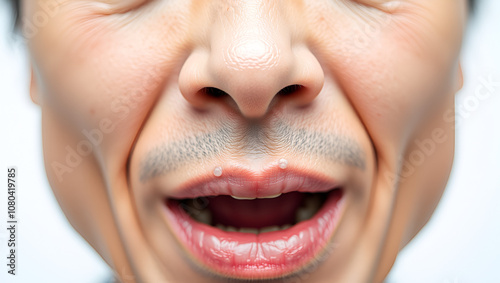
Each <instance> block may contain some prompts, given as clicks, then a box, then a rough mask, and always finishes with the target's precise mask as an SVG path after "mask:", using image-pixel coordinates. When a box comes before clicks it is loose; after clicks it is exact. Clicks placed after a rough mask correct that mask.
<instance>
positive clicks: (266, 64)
mask: <svg viewBox="0 0 500 283" xmlns="http://www.w3.org/2000/svg"><path fill="white" fill-rule="evenodd" d="M262 26H263V25H260V27H261V28H260V29H259V31H258V32H247V33H245V32H244V31H245V30H243V31H242V30H238V31H236V32H234V31H233V32H231V31H228V30H231V29H230V28H227V26H225V27H224V28H221V29H220V30H214V31H213V33H212V34H211V35H210V38H209V40H208V41H209V42H210V44H209V46H208V47H200V48H195V49H193V52H192V53H191V54H190V56H189V57H188V58H187V60H186V61H185V62H184V65H183V67H182V69H181V72H180V74H179V88H180V91H181V93H182V95H183V96H184V98H185V99H186V100H187V101H188V102H189V103H190V104H191V105H193V106H194V107H196V108H199V109H209V108H211V107H212V106H213V105H215V104H225V106H231V107H233V108H236V110H238V112H239V113H241V115H242V116H244V117H246V118H252V119H255V118H261V117H263V116H265V115H266V114H267V113H269V112H270V111H271V110H272V108H273V106H274V105H277V104H278V103H280V102H282V103H286V104H289V105H295V106H304V105H306V104H308V103H310V102H312V101H313V100H314V98H315V97H316V96H317V95H318V94H319V92H320V91H321V89H322V87H323V80H324V74H323V70H322V68H321V66H320V64H319V62H318V61H317V59H316V57H315V56H314V55H313V54H312V52H311V51H310V50H309V48H308V47H307V46H306V45H305V44H299V43H296V44H292V40H291V34H290V33H288V34H287V33H286V32H278V31H276V30H274V31H273V30H272V28H271V27H269V28H268V29H267V30H266V29H265V28H263V27H262Z"/></svg>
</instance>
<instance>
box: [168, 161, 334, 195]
mask: <svg viewBox="0 0 500 283" xmlns="http://www.w3.org/2000/svg"><path fill="white" fill-rule="evenodd" d="M337 187H339V184H338V183H337V182H336V180H334V179H333V178H331V177H329V176H326V175H325V174H322V173H320V172H317V171H312V170H307V169H304V168H296V167H293V166H288V168H286V169H281V168H279V167H278V166H272V167H270V168H268V169H266V170H264V171H262V172H260V173H257V172H255V171H251V170H248V169H244V168H240V167H236V166H233V167H229V168H223V173H222V176H220V177H216V176H214V174H213V172H208V173H205V174H202V175H199V176H197V177H195V178H192V179H190V180H188V181H186V182H184V183H182V184H181V185H180V186H178V187H177V188H175V189H174V190H173V192H171V193H169V197H170V198H174V199H184V198H197V197H204V196H217V195H231V196H235V197H239V198H265V197H269V196H276V195H279V194H282V193H288V192H293V191H300V192H311V193H312V192H326V191H329V190H331V189H334V188H337Z"/></svg>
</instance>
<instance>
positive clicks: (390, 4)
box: [354, 0, 401, 13]
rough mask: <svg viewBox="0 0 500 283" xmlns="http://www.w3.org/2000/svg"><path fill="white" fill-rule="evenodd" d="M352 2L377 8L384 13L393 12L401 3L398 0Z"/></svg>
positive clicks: (355, 0) (356, 0)
mask: <svg viewBox="0 0 500 283" xmlns="http://www.w3.org/2000/svg"><path fill="white" fill-rule="evenodd" d="M354 2H358V3H360V4H363V5H366V6H369V7H373V8H376V9H379V10H381V11H384V12H386V13H394V12H395V11H396V10H397V9H398V7H399V6H400V5H401V1H400V0H354Z"/></svg>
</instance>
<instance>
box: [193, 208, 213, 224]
mask: <svg viewBox="0 0 500 283" xmlns="http://www.w3.org/2000/svg"><path fill="white" fill-rule="evenodd" d="M194 218H195V219H196V220H198V221H199V222H201V223H205V224H207V225H210V224H211V223H212V213H211V212H210V211H209V210H207V209H205V210H199V211H198V212H197V213H195V215H194Z"/></svg>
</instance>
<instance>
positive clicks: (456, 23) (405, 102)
mask: <svg viewBox="0 0 500 283" xmlns="http://www.w3.org/2000/svg"><path fill="white" fill-rule="evenodd" d="M374 2H375V1H374ZM410 2H411V1H408V3H405V4H404V5H403V4H402V5H403V6H402V7H405V8H406V9H408V11H407V10H401V11H400V12H399V13H395V14H386V13H383V12H381V11H376V12H374V11H373V10H364V9H363V10H362V11H361V9H360V8H359V7H354V8H355V9H357V10H360V11H359V13H356V14H352V13H345V12H344V11H342V12H339V11H335V10H334V9H318V11H320V12H318V13H317V14H315V15H314V16H313V17H312V19H311V21H312V22H313V23H314V25H315V26H318V27H319V30H320V31H319V32H320V33H321V34H322V35H320V36H319V38H320V40H319V41H318V42H319V43H318V48H317V49H316V51H317V54H318V55H317V56H318V57H320V58H322V62H325V63H324V68H325V69H327V70H328V72H329V73H330V76H333V77H335V78H336V80H337V83H338V84H339V86H340V87H341V89H342V90H343V92H344V93H345V94H346V96H347V97H348V99H349V101H350V102H351V104H352V105H353V107H354V108H355V109H356V112H357V113H358V115H359V117H360V119H361V122H362V123H363V124H364V125H365V127H366V130H367V131H368V132H369V134H370V136H371V138H372V139H373V142H374V143H375V147H376V148H378V149H381V150H383V151H386V152H385V154H388V153H389V152H398V151H399V152H401V150H403V149H404V146H405V143H406V140H407V139H408V138H409V137H410V135H412V134H414V133H415V132H416V130H417V128H418V127H420V126H421V124H422V123H425V120H426V117H428V116H429V113H434V112H435V111H438V108H437V105H442V103H443V102H444V101H445V100H447V98H448V96H449V95H453V93H454V92H455V91H456V88H457V85H456V84H455V82H456V81H455V80H456V77H457V75H458V64H457V62H456V58H457V56H458V53H459V51H460V43H461V37H460V36H459V34H460V32H461V26H462V25H463V18H461V16H460V15H461V14H460V13H459V12H457V11H452V12H449V11H448V13H447V14H446V13H444V12H443V13H441V12H440V11H441V10H443V9H444V8H436V7H426V8H429V10H430V11H435V13H437V14H439V16H441V17H444V18H445V19H446V21H445V20H443V19H441V18H437V15H436V16H435V15H425V16H424V15H420V14H419V13H418V12H414V13H412V12H411V11H410V9H409V8H410V7H414V8H415V11H418V9H422V7H419V8H418V9H417V7H416V5H415V4H413V3H412V4H410ZM425 5H429V6H430V5H431V4H425ZM445 6H446V5H445ZM448 6H450V7H448V8H449V9H451V8H456V6H457V5H455V4H453V5H451V4H450V5H448ZM458 6H459V5H458ZM448 8H447V9H448ZM452 10H453V9H452ZM379 154H380V152H379ZM385 154H382V156H385ZM392 155H393V154H391V156H388V157H389V158H392V157H393V156H392Z"/></svg>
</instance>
